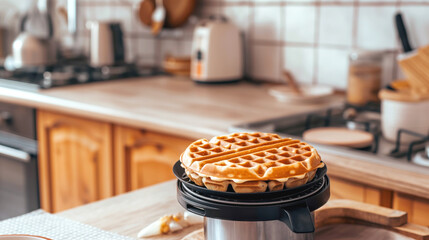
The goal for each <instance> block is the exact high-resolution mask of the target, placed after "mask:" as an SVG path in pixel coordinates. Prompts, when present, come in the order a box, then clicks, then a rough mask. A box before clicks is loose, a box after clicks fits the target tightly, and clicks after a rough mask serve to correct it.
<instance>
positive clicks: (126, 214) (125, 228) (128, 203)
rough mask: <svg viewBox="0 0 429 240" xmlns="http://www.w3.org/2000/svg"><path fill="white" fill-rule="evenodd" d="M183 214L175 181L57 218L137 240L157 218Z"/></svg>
mask: <svg viewBox="0 0 429 240" xmlns="http://www.w3.org/2000/svg"><path fill="white" fill-rule="evenodd" d="M183 211H184V209H183V208H182V207H181V206H180V205H179V203H178V202H177V198H176V180H172V181H168V182H165V183H161V184H157V185H154V186H151V187H147V188H143V189H140V190H136V191H133V192H129V193H125V194H122V195H119V196H116V197H112V198H108V199H105V200H101V201H98V202H94V203H91V204H87V205H84V206H81V207H77V208H73V209H70V210H67V211H63V212H60V213H58V215H60V216H63V217H66V218H69V219H72V220H75V221H78V222H82V223H86V224H89V225H92V226H95V227H98V228H101V229H104V230H106V231H111V232H115V233H118V234H121V235H126V236H129V237H134V238H136V237H137V233H138V232H139V231H140V230H141V229H143V227H145V226H147V225H149V224H150V223H152V222H154V221H155V220H157V219H158V218H160V217H162V216H164V215H167V214H174V213H178V212H183ZM201 227H202V225H195V226H193V227H190V228H187V229H185V230H184V231H181V232H179V233H177V234H173V235H165V236H158V237H156V238H155V237H154V238H148V239H172V240H173V239H181V238H182V237H184V236H185V235H186V234H188V233H190V232H192V231H194V230H196V229H198V228H201Z"/></svg>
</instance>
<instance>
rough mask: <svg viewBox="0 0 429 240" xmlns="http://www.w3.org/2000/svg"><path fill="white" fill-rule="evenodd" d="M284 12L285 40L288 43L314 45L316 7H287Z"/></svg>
mask: <svg viewBox="0 0 429 240" xmlns="http://www.w3.org/2000/svg"><path fill="white" fill-rule="evenodd" d="M283 11H284V40H285V41H286V42H298V43H314V40H315V37H314V35H315V31H316V30H315V29H316V26H315V25H316V24H315V22H316V19H315V18H316V7H315V6H312V5H308V6H307V5H291V6H288V5H286V6H285V7H283Z"/></svg>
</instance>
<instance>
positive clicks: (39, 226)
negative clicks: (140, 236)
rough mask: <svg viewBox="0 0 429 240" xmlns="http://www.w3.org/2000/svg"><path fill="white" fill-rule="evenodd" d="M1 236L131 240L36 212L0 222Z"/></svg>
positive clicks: (57, 239) (74, 239) (58, 239)
mask: <svg viewBox="0 0 429 240" xmlns="http://www.w3.org/2000/svg"><path fill="white" fill-rule="evenodd" d="M2 234H30V235H37V236H42V237H46V238H51V239H53V240H88V239H91V240H132V239H134V238H130V237H126V236H121V235H119V234H116V233H112V232H107V231H104V230H101V229H99V228H96V227H93V226H90V225H87V224H83V223H80V222H76V221H73V220H70V219H67V218H63V217H60V216H56V215H52V214H49V213H47V212H45V211H43V210H36V211H34V212H30V213H27V214H24V215H21V216H18V217H15V218H11V219H7V220H4V221H1V222H0V235H2Z"/></svg>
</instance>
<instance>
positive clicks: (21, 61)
mask: <svg viewBox="0 0 429 240" xmlns="http://www.w3.org/2000/svg"><path fill="white" fill-rule="evenodd" d="M51 7H52V6H51V1H50V0H39V1H38V2H37V6H36V5H35V6H33V7H32V8H31V9H30V11H29V13H28V14H26V15H24V16H23V18H22V20H21V24H20V31H21V33H20V34H19V35H18V36H17V37H16V39H15V40H14V42H13V44H12V56H13V65H14V66H13V67H14V68H27V67H38V66H47V65H51V64H52V63H53V62H55V58H56V44H55V40H54V39H53V31H54V29H53V25H52V19H51V16H50V10H51Z"/></svg>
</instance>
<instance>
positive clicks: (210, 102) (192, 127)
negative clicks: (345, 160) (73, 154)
mask: <svg viewBox="0 0 429 240" xmlns="http://www.w3.org/2000/svg"><path fill="white" fill-rule="evenodd" d="M268 88H269V85H267V84H262V85H261V84H259V85H257V84H251V83H246V82H241V83H237V84H223V85H213V84H210V85H209V84H196V83H194V82H192V81H191V80H189V79H187V78H173V77H168V76H155V77H147V78H134V79H123V80H122V79H121V80H114V81H106V82H98V83H91V84H82V85H73V86H67V87H58V88H52V89H46V90H39V91H37V92H28V91H23V90H15V89H10V88H5V87H0V101H5V102H11V103H17V104H21V105H27V106H31V107H35V108H39V109H47V110H52V111H57V112H62V113H68V114H73V115H78V116H82V117H87V118H91V119H97V120H101V121H105V122H112V123H116V124H122V125H127V126H132V127H138V128H143V129H144V128H146V129H151V130H154V131H159V132H164V133H168V134H175V135H178V136H183V137H190V138H196V139H198V138H201V137H211V136H214V135H220V134H225V133H227V132H228V127H229V126H231V125H233V124H237V123H242V122H249V121H256V120H261V119H266V118H273V117H280V116H285V115H291V114H297V113H302V112H306V111H311V110H314V109H317V108H320V107H321V106H326V103H320V104H312V105H308V104H307V105H298V104H294V105H293V107H291V105H290V104H285V103H280V102H278V101H277V100H276V99H275V98H274V97H272V96H270V95H269V94H268V91H267V89H268ZM334 100H335V98H334ZM336 100H337V101H338V98H336Z"/></svg>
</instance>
